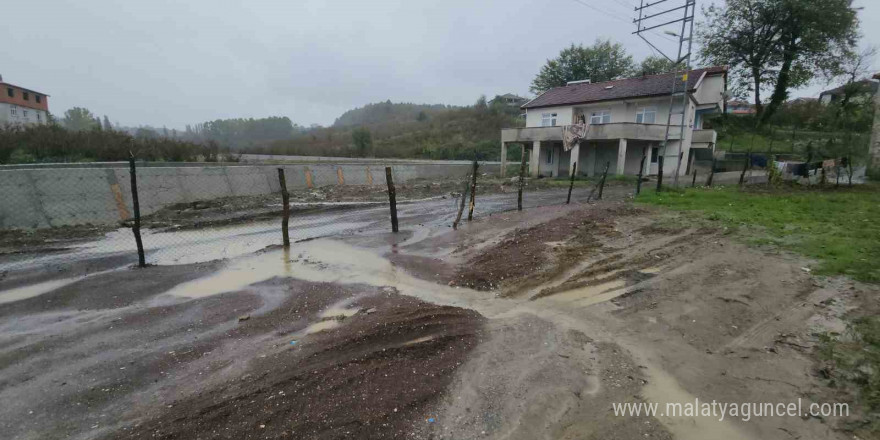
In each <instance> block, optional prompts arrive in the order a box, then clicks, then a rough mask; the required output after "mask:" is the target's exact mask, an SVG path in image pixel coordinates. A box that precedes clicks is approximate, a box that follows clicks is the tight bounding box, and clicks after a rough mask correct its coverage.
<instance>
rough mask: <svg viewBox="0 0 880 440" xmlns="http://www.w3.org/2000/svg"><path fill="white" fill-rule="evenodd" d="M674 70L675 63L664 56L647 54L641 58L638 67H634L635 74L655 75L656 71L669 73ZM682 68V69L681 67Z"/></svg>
mask: <svg viewBox="0 0 880 440" xmlns="http://www.w3.org/2000/svg"><path fill="white" fill-rule="evenodd" d="M674 70H675V63H673V62H672V61H669V60H668V59H666V57H664V56H649V57H647V58H645V59H644V60H642V62H641V63H640V64H639V67H637V68H636V70H635V72H633V73H634V74H635V75H656V74H658V73H669V72H672V71H674ZM682 70H684V69H682Z"/></svg>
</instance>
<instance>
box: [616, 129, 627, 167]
mask: <svg viewBox="0 0 880 440" xmlns="http://www.w3.org/2000/svg"><path fill="white" fill-rule="evenodd" d="M624 167H626V139H623V138H621V139H620V141H618V143H617V175H618V176H622V175H623V170H624Z"/></svg>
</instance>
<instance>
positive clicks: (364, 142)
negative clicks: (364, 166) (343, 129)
mask: <svg viewBox="0 0 880 440" xmlns="http://www.w3.org/2000/svg"><path fill="white" fill-rule="evenodd" d="M351 141H352V143H354V149H355V150H356V151H357V154H358V156H360V157H367V154H369V153H370V151H371V150H372V149H373V136H372V135H371V134H370V129H368V128H366V127H358V128H355V129H354V130H353V131H352V132H351Z"/></svg>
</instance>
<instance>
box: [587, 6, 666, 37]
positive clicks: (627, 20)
mask: <svg viewBox="0 0 880 440" xmlns="http://www.w3.org/2000/svg"><path fill="white" fill-rule="evenodd" d="M571 1H573V2H575V3H578V4H580V5H582V6H586V7H588V8H590V9H592V10H594V11H596V12H600V13H602V14H605V15H606V16H608V17H610V18H613V19H615V20H618V21H620V22H622V23H626V24H628V25H631V24H632V18H631V17H623V16H622V15H619V14H616V13H614V12H612V11H606V10H603V9H600V8H598V7H596V6H593V5H591V4H589V3H585V2H583V1H582V0H571ZM649 32H651V33H652V34H654V35H655V36H657V37H659V38H662V39H664V40H666V41H669V42H670V43H677V41H675V40H673V39H671V38H669V37H667V36H665V35H663V34H661V33H659V32H654V31H649Z"/></svg>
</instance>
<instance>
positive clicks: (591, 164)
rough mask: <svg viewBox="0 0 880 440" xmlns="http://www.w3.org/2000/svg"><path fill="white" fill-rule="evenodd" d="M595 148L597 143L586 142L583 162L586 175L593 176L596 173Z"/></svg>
mask: <svg viewBox="0 0 880 440" xmlns="http://www.w3.org/2000/svg"><path fill="white" fill-rule="evenodd" d="M596 148H598V144H597V143H595V142H593V143H592V144H587V157H586V160H585V161H584V162H586V163H585V164H584V167H583V170H584V171H586V172H587V177H593V176H595V175H596V154H597V152H596Z"/></svg>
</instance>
